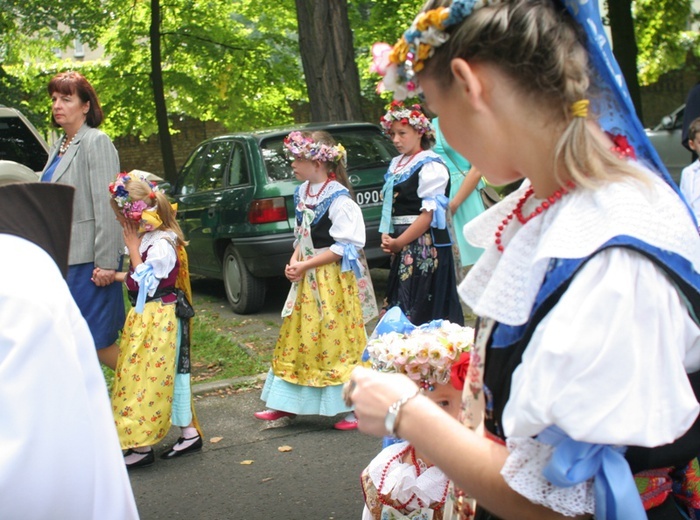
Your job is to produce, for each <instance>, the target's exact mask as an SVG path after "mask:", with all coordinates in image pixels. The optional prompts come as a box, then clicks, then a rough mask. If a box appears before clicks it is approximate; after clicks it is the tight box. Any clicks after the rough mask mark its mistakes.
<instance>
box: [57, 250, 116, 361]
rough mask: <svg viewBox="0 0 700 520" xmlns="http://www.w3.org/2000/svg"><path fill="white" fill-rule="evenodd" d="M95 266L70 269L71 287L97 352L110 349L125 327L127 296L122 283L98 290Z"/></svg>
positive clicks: (74, 266)
mask: <svg viewBox="0 0 700 520" xmlns="http://www.w3.org/2000/svg"><path fill="white" fill-rule="evenodd" d="M94 268H95V264H94V263H92V262H90V263H88V264H78V265H71V266H70V267H69V268H68V280H67V282H68V288H69V289H70V292H71V294H72V295H73V299H74V300H75V303H77V304H78V308H79V309H80V312H81V313H82V315H83V318H85V321H87V324H88V327H90V332H91V333H92V338H93V340H95V348H97V350H100V349H103V348H105V347H109V346H110V345H112V344H113V343H114V342H115V341H117V337H118V335H119V331H120V330H121V329H122V327H124V321H125V319H126V313H125V312H124V293H123V292H122V284H120V283H113V284H110V285H108V286H106V287H97V286H96V285H95V284H94V283H93V282H92V280H91V278H92V271H93V270H94Z"/></svg>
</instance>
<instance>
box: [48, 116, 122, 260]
mask: <svg viewBox="0 0 700 520" xmlns="http://www.w3.org/2000/svg"><path fill="white" fill-rule="evenodd" d="M60 144H61V141H60V140H59V141H58V142H56V143H55V144H54V145H53V146H52V147H51V151H50V153H49V161H48V163H47V166H46V168H48V165H50V164H51V163H52V162H53V160H54V158H55V157H56V155H58V149H59V147H60ZM46 168H44V170H46ZM117 173H119V154H118V153H117V149H116V148H115V147H114V145H113V144H112V141H111V140H110V138H109V137H108V136H107V134H105V133H104V132H102V131H101V130H98V129H96V128H92V127H90V126H88V125H87V124H83V126H82V127H80V130H78V133H77V134H76V135H75V137H74V138H73V141H72V142H71V145H70V146H69V147H68V150H67V151H66V153H65V155H64V156H63V157H62V158H61V161H60V162H59V163H58V166H57V167H56V171H55V172H54V174H53V177H52V178H51V182H57V183H61V184H69V185H71V186H75V199H74V201H73V224H72V231H71V240H70V252H69V257H68V264H69V265H77V264H85V263H88V262H94V263H95V266H97V267H101V268H103V269H116V268H117V267H118V265H119V259H120V257H121V255H122V253H123V252H124V241H123V238H122V229H121V226H120V225H119V222H117V220H116V217H115V215H114V211H113V210H112V206H111V205H110V196H109V183H110V182H112V181H114V179H115V178H116V176H117Z"/></svg>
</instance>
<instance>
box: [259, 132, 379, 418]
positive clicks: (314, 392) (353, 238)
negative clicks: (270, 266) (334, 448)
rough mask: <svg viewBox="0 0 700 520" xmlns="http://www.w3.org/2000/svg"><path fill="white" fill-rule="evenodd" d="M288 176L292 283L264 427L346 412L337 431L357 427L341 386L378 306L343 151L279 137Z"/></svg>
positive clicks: (309, 136) (323, 140)
mask: <svg viewBox="0 0 700 520" xmlns="http://www.w3.org/2000/svg"><path fill="white" fill-rule="evenodd" d="M284 146H285V148H286V151H287V153H288V155H289V156H290V158H291V159H292V170H293V171H294V175H295V176H296V177H297V179H299V180H301V181H302V183H301V184H300V185H299V186H298V187H297V189H296V191H295V193H294V202H295V205H296V224H297V225H296V228H295V231H294V234H295V237H296V240H295V243H294V252H293V253H292V256H291V258H290V260H289V264H288V265H287V266H286V268H285V271H284V274H285V276H286V277H287V279H288V280H289V281H290V282H292V287H291V290H290V292H289V296H288V298H287V301H286V302H285V305H284V308H283V310H282V316H283V317H284V320H283V322H282V327H281V329H280V334H279V338H278V339H277V344H276V345H275V351H274V354H273V358H272V368H271V369H270V372H269V373H268V376H267V380H266V381H265V386H264V388H263V391H262V396H261V399H262V400H263V401H265V402H266V404H267V407H268V409H267V410H264V411H261V412H257V413H255V417H256V418H258V419H261V420H264V421H274V420H277V419H280V418H283V417H294V416H296V415H325V416H334V415H337V414H339V413H347V415H346V416H345V418H344V419H342V420H340V421H339V422H337V423H336V424H335V428H336V429H340V430H351V429H355V428H357V420H356V419H355V416H354V415H353V414H352V413H348V412H350V411H351V410H352V407H350V406H347V405H346V404H345V401H344V400H343V398H342V385H343V383H345V382H347V381H348V380H349V378H350V372H351V371H352V369H353V368H354V367H355V366H356V365H357V364H358V363H360V362H361V357H362V352H363V350H364V348H365V345H366V343H367V336H366V334H365V326H364V324H365V323H366V322H367V321H369V320H370V319H372V318H373V317H375V316H376V315H377V304H376V300H375V297H374V290H373V288H372V281H371V280H370V278H369V275H368V270H367V267H366V262H364V261H363V255H362V247H363V246H364V244H365V225H364V220H363V218H362V212H361V210H360V207H359V206H358V205H357V204H356V203H355V201H354V200H353V198H352V195H351V193H350V189H349V183H348V179H347V173H346V170H345V161H346V153H345V149H344V148H343V146H342V145H341V144H340V143H338V144H336V143H335V141H334V140H333V138H332V137H331V136H330V135H329V134H328V133H326V132H318V131H317V132H313V133H311V132H298V131H297V132H292V133H290V134H289V135H288V136H287V137H286V138H285V139H284Z"/></svg>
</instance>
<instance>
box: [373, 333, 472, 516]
mask: <svg viewBox="0 0 700 520" xmlns="http://www.w3.org/2000/svg"><path fill="white" fill-rule="evenodd" d="M473 338H474V329H472V328H470V327H461V326H459V325H456V324H453V323H449V322H447V321H442V320H436V321H434V322H430V323H427V324H424V325H421V326H420V327H418V328H413V327H412V326H411V327H410V328H408V329H406V330H404V331H398V330H397V331H392V332H388V333H386V334H382V335H381V336H379V337H377V338H376V339H371V340H370V341H369V343H368V344H367V352H368V354H369V357H370V360H371V362H372V368H374V369H375V370H378V371H380V372H386V373H398V374H406V375H407V376H408V377H409V378H411V379H412V380H413V381H415V382H416V383H417V384H418V386H419V391H420V392H421V393H422V394H423V395H425V396H427V397H428V398H429V399H430V400H431V401H433V402H434V403H435V404H437V405H438V406H439V407H440V408H442V409H443V410H444V411H445V412H447V414H449V415H450V416H452V417H454V418H457V417H458V415H459V412H460V405H461V395H462V389H463V388H464V381H465V377H466V373H467V368H468V367H469V350H470V348H471V342H472V340H473ZM361 482H362V490H363V493H364V496H365V508H364V511H363V513H362V519H363V520H372V519H374V520H380V519H386V518H414V519H421V520H442V519H443V518H444V512H445V502H446V500H447V497H448V492H449V484H450V481H449V479H448V478H447V476H446V475H445V474H444V473H443V472H442V471H441V470H440V469H439V468H438V467H436V466H434V465H433V464H432V463H431V461H430V460H429V459H428V458H427V456H426V455H425V454H424V453H422V452H420V451H419V450H416V448H415V446H413V445H412V444H410V443H408V442H406V441H400V442H398V443H395V444H391V445H390V446H388V447H386V448H384V449H383V450H382V451H381V452H380V453H379V454H378V455H377V456H376V457H375V458H374V459H373V460H372V462H370V464H369V465H368V466H367V468H365V470H364V471H363V472H362V476H361ZM392 515H393V516H392ZM399 515H403V516H399Z"/></svg>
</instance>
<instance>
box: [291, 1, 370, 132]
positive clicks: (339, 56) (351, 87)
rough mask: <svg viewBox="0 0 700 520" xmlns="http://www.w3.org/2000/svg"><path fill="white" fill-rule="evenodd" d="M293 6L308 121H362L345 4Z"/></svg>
mask: <svg viewBox="0 0 700 520" xmlns="http://www.w3.org/2000/svg"><path fill="white" fill-rule="evenodd" d="M295 2H296V7H297V22H298V32H299V50H300V52H301V62H302V65H303V67H304V75H305V76H306V88H307V91H308V94H309V102H310V106H311V120H312V121H344V120H362V119H363V114H362V98H361V96H360V78H359V74H358V72H357V64H356V63H355V54H354V46H353V38H352V31H351V30H350V21H349V20H348V4H347V0H330V1H328V0H323V1H318V0H295Z"/></svg>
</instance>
